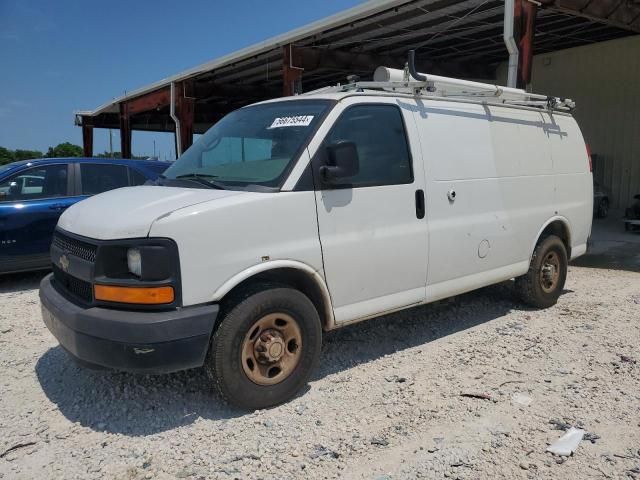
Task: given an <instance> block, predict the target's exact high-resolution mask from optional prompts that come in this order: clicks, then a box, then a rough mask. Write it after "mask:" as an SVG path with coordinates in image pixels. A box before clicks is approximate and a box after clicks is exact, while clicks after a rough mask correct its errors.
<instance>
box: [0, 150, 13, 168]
mask: <svg viewBox="0 0 640 480" xmlns="http://www.w3.org/2000/svg"><path fill="white" fill-rule="evenodd" d="M15 159H16V157H15V153H14V152H13V151H12V150H9V149H8V148H4V147H0V165H4V164H6V163H11V162H13V161H15Z"/></svg>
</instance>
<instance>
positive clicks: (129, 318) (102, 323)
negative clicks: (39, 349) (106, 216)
mask: <svg viewBox="0 0 640 480" xmlns="http://www.w3.org/2000/svg"><path fill="white" fill-rule="evenodd" d="M40 301H41V304H42V318H43V320H44V323H45V324H46V325H47V328H49V330H50V331H51V333H53V335H54V336H55V337H56V338H57V339H58V342H60V345H61V346H62V347H63V348H64V349H65V350H66V351H67V352H68V353H69V354H71V355H72V356H73V357H75V358H76V359H77V360H79V361H80V363H81V364H89V365H91V366H96V367H104V368H109V369H114V370H121V371H128V372H139V373H168V372H175V371H178V370H186V369H189V368H195V367H200V366H202V365H203V363H204V359H205V357H206V354H207V349H208V348H209V340H210V338H211V333H212V331H213V326H214V323H215V320H216V317H217V315H218V310H219V307H218V305H202V306H195V307H186V308H182V309H178V310H172V311H167V312H144V311H142V312H141V311H123V310H112V309H107V308H98V307H93V308H83V307H81V306H79V305H76V304H75V303H73V302H71V301H69V300H67V298H65V297H64V296H63V295H62V294H60V293H59V292H58V291H57V290H56V289H55V288H54V286H53V285H52V275H47V276H46V277H45V278H44V279H43V280H42V282H41V283H40Z"/></svg>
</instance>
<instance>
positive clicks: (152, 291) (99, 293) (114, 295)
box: [93, 285, 175, 305]
mask: <svg viewBox="0 0 640 480" xmlns="http://www.w3.org/2000/svg"><path fill="white" fill-rule="evenodd" d="M93 291H94V295H95V298H96V300H102V301H105V302H118V303H138V304H143V305H160V304H163V303H171V302H173V300H174V299H175V294H174V293H173V287H117V286H113V285H95V286H94V287H93Z"/></svg>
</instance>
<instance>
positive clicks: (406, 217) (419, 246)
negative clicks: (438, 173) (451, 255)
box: [312, 97, 427, 324]
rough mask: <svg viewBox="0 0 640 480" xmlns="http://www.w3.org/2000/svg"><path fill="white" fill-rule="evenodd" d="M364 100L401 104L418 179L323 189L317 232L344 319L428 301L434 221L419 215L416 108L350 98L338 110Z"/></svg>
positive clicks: (331, 287)
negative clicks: (430, 226) (429, 224)
mask: <svg viewBox="0 0 640 480" xmlns="http://www.w3.org/2000/svg"><path fill="white" fill-rule="evenodd" d="M362 104H366V105H371V104H376V105H389V106H391V107H395V108H399V112H400V114H401V115H402V118H403V120H404V126H405V130H406V136H407V140H408V146H409V151H410V156H411V160H412V170H413V177H414V178H413V182H412V183H402V184H387V185H375V186H357V187H354V188H351V187H349V188H338V189H332V188H326V187H325V188H322V186H321V185H319V186H318V187H319V189H318V191H317V192H316V202H317V211H318V230H319V233H320V243H321V245H322V252H323V260H324V271H325V278H326V283H327V286H328V288H329V292H330V293H331V299H332V302H333V308H334V315H335V321H336V323H337V324H340V323H347V322H352V321H355V320H359V319H362V318H366V317H368V316H372V315H375V314H380V313H383V312H387V311H391V310H395V309H398V308H401V307H406V306H409V305H415V304H419V303H422V302H424V300H425V284H426V274H427V219H426V218H421V219H418V218H417V216H416V191H417V190H423V189H424V170H423V166H422V158H421V151H420V148H419V141H418V138H417V135H418V134H417V131H416V127H415V123H414V121H413V118H412V105H411V104H406V103H405V104H403V103H402V102H400V101H399V100H398V99H393V98H382V97H380V98H375V99H371V98H367V99H359V98H349V99H346V100H345V101H343V102H340V104H339V105H338V106H336V108H335V111H334V112H332V113H333V114H334V116H338V115H339V114H340V113H341V112H344V111H345V110H346V109H348V108H350V107H352V106H357V105H362ZM413 107H415V102H413ZM329 125H330V124H329ZM389 128H392V127H391V126H389ZM372 130H373V129H372ZM321 138H324V136H322V137H321ZM360 146H361V145H360ZM360 146H359V148H360ZM315 147H316V148H322V147H321V146H320V145H319V144H316V145H315ZM364 150H366V149H363V151H364ZM313 153H315V151H314V152H312V154H313ZM367 158H369V157H367ZM363 161H366V159H365V158H361V163H362V162H363Z"/></svg>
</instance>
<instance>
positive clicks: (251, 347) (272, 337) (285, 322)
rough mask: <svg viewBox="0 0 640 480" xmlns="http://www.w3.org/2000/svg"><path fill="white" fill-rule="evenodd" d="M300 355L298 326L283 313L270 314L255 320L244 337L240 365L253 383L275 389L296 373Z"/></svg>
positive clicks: (300, 339) (291, 318) (300, 338)
mask: <svg viewBox="0 0 640 480" xmlns="http://www.w3.org/2000/svg"><path fill="white" fill-rule="evenodd" d="M301 352H302V333H301V332H300V327H299V326H298V322H296V320H295V319H294V318H293V317H292V316H291V315H288V314H286V313H282V312H277V313H270V314H267V315H265V316H263V317H261V318H260V319H258V320H257V321H256V322H255V323H254V324H253V325H252V326H251V328H250V329H249V331H248V332H247V334H246V335H245V337H244V340H243V342H242V351H241V358H240V361H241V362H242V369H243V370H244V373H245V375H247V378H248V379H249V380H251V381H252V382H253V383H256V384H258V385H275V384H277V383H280V382H282V381H284V380H285V379H287V378H288V377H289V375H291V372H293V371H294V370H295V368H296V366H297V365H298V363H300V357H301Z"/></svg>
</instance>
